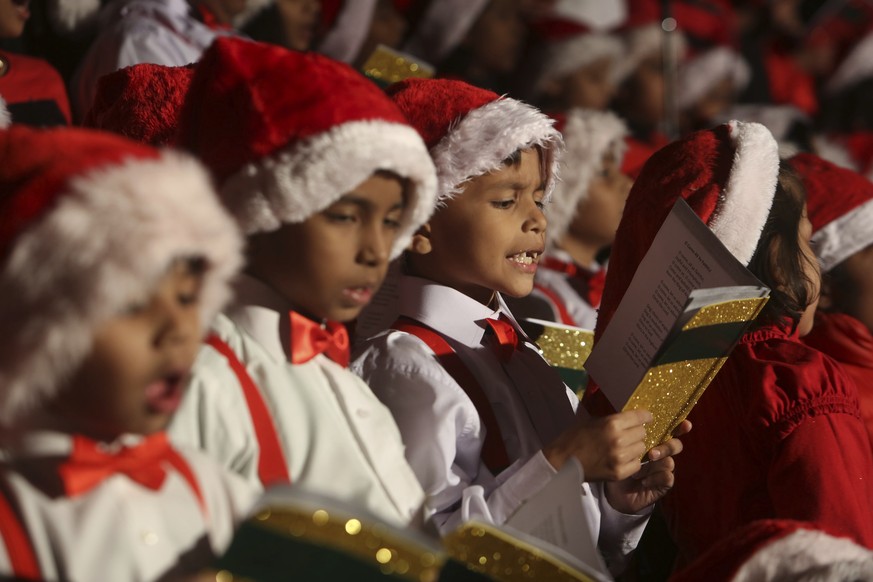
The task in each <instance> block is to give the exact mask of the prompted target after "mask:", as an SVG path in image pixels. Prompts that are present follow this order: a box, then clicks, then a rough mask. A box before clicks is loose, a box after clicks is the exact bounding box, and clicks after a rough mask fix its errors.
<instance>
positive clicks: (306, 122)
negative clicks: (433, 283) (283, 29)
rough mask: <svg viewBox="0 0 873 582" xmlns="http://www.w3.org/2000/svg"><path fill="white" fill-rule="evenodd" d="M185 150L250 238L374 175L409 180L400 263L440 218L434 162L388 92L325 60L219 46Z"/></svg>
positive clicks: (208, 63) (197, 80)
mask: <svg viewBox="0 0 873 582" xmlns="http://www.w3.org/2000/svg"><path fill="white" fill-rule="evenodd" d="M178 143H179V145H181V146H183V147H185V148H187V149H189V150H190V151H192V152H193V153H195V154H196V155H197V156H198V157H199V158H200V159H201V160H202V161H204V162H205V163H206V165H207V166H208V167H209V168H210V169H211V170H212V172H213V174H214V176H215V177H216V179H217V180H218V183H219V186H220V187H219V194H220V196H221V197H222V199H223V200H224V202H225V204H226V205H227V206H228V208H230V210H231V213H232V214H233V215H234V216H235V217H236V219H237V221H238V222H239V224H240V226H241V228H242V229H243V231H244V232H245V233H246V234H254V233H258V232H270V231H273V230H276V229H278V228H279V227H280V226H281V225H282V224H283V223H298V222H303V221H304V220H306V219H307V218H309V217H310V216H312V215H313V214H316V213H318V212H321V211H322V210H324V209H325V208H327V207H328V206H330V205H331V204H333V203H334V202H335V201H336V200H338V199H339V198H340V197H342V196H343V195H344V194H346V193H348V192H349V191H351V190H352V189H354V188H355V187H356V186H358V185H359V184H361V183H362V182H364V181H365V180H367V179H368V178H369V177H370V176H372V175H373V173H374V172H376V171H379V170H385V171H389V172H393V173H395V174H397V175H399V176H401V177H402V178H406V179H408V181H409V186H410V187H409V188H408V199H407V201H406V208H405V210H404V212H403V216H402V218H401V227H400V231H399V233H398V236H397V239H396V240H395V244H394V249H393V253H392V256H397V255H399V254H400V252H402V250H403V249H404V248H405V247H406V245H407V244H408V242H409V240H410V238H411V237H412V234H413V233H414V232H415V230H416V229H417V228H418V227H419V226H420V225H421V224H422V223H423V222H425V221H426V220H427V219H428V218H429V217H430V215H431V213H432V212H433V208H434V195H435V190H436V177H435V175H434V168H433V162H432V161H431V159H430V156H429V155H428V153H427V149H426V148H425V146H424V144H423V143H422V141H421V138H420V137H419V135H418V134H417V133H416V131H415V130H414V129H413V128H412V127H410V126H409V123H408V122H407V121H406V119H405V118H404V117H403V114H402V113H401V112H400V111H399V110H398V109H397V107H396V106H395V105H394V104H393V103H392V102H391V100H390V99H388V98H387V97H386V96H385V95H384V94H383V93H382V92H381V91H380V90H379V88H378V87H377V86H376V85H375V84H373V83H372V82H371V81H369V80H368V79H367V78H366V77H364V76H363V75H361V74H359V73H358V72H356V71H354V70H353V69H351V68H350V67H348V66H347V65H344V64H342V63H338V62H336V61H333V60H331V59H329V58H327V57H324V56H322V55H319V54H316V53H302V52H296V51H289V50H286V49H283V48H281V47H277V46H273V45H268V44H263V43H256V42H251V41H247V40H243V39H239V38H219V39H217V40H216V41H215V42H214V43H213V44H212V46H211V47H210V48H209V49H208V50H207V51H206V53H205V54H204V55H203V58H202V59H201V61H200V62H199V64H198V65H197V68H196V71H195V73H194V78H193V79H192V81H191V87H190V89H189V92H188V98H187V100H186V102H185V106H184V107H183V110H182V114H181V119H180V127H179V141H178Z"/></svg>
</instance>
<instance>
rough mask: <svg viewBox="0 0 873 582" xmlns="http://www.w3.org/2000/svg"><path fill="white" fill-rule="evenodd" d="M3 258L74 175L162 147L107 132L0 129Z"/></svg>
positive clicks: (150, 155) (0, 244) (151, 155)
mask: <svg viewBox="0 0 873 582" xmlns="http://www.w3.org/2000/svg"><path fill="white" fill-rule="evenodd" d="M0 152H2V157H3V163H2V164H0V193H2V196H0V258H2V257H4V256H5V255H6V253H8V252H9V249H10V248H11V245H12V244H13V243H14V241H15V239H16V237H18V235H20V234H21V232H23V231H24V230H25V229H26V228H27V227H28V226H30V225H31V224H33V222H34V221H36V220H38V219H39V218H41V217H42V216H44V215H45V214H46V213H47V212H49V211H50V210H51V209H52V208H53V207H54V206H55V204H57V202H58V199H59V198H60V196H61V195H62V194H63V193H64V191H65V190H66V186H67V184H68V183H69V182H70V181H71V180H72V179H74V178H76V177H79V176H83V175H86V174H88V173H89V172H90V171H92V170H96V169H98V168H101V167H104V166H110V165H115V164H118V163H120V162H121V161H123V160H126V159H136V158H146V159H149V158H152V159H153V158H157V156H158V151H157V150H154V149H152V148H149V147H146V146H144V145H139V144H136V143H134V142H130V141H128V140H124V139H122V138H120V137H118V136H114V135H110V134H107V133H102V132H96V131H90V130H82V129H73V128H63V129H53V130H36V129H32V128H28V127H23V126H13V127H11V128H9V129H8V130H6V131H0Z"/></svg>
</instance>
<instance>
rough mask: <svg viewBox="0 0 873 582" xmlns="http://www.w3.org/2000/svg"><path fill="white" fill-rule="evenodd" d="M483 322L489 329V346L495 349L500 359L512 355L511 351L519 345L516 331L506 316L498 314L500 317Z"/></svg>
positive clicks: (506, 358) (504, 359) (507, 358)
mask: <svg viewBox="0 0 873 582" xmlns="http://www.w3.org/2000/svg"><path fill="white" fill-rule="evenodd" d="M485 323H486V324H487V325H488V329H489V330H491V334H490V335H491V340H490V341H491V346H492V348H493V349H494V350H495V353H496V354H497V357H498V358H500V359H501V360H502V361H504V362H505V361H507V360H509V358H511V357H512V354H513V352H515V350H517V349H518V348H519V346H520V343H521V342H520V340H519V337H518V333H516V331H515V328H514V327H513V326H512V324H511V323H509V321H507V319H506V316H504V315H502V314H501V315H500V319H486V320H485Z"/></svg>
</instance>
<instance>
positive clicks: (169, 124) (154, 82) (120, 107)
mask: <svg viewBox="0 0 873 582" xmlns="http://www.w3.org/2000/svg"><path fill="white" fill-rule="evenodd" d="M193 76H194V67H193V65H187V66H184V67H167V66H164V65H153V64H151V63H143V64H140V65H133V66H132V67H125V68H123V69H119V70H118V71H115V72H113V73H110V74H108V75H104V76H103V77H101V78H100V80H99V81H98V83H97V93H96V94H95V95H94V101H93V103H92V105H91V109H90V110H89V111H88V113H87V114H86V115H85V120H84V122H83V125H84V126H85V127H93V128H94V129H103V130H106V131H111V132H113V133H117V134H120V135H123V136H125V137H127V138H130V139H132V140H135V141H138V142H142V143H145V144H149V145H154V146H161V145H167V144H169V143H171V142H172V140H173V138H174V136H175V134H176V129H177V127H178V125H179V112H180V111H181V109H182V104H183V103H184V101H185V95H186V94H187V93H188V87H189V86H190V85H191V78H192V77H193Z"/></svg>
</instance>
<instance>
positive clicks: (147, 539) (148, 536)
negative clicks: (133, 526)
mask: <svg viewBox="0 0 873 582" xmlns="http://www.w3.org/2000/svg"><path fill="white" fill-rule="evenodd" d="M142 541H143V543H144V544H145V545H147V546H154V545H155V544H157V543H158V541H159V538H158V534H156V533H155V532H153V531H144V532H142Z"/></svg>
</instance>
